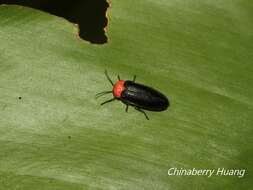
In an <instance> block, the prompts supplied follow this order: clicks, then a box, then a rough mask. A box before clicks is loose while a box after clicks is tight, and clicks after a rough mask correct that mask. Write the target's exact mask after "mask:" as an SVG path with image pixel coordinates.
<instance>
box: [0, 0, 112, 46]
mask: <svg viewBox="0 0 253 190" xmlns="http://www.w3.org/2000/svg"><path fill="white" fill-rule="evenodd" d="M0 4H15V5H22V6H27V7H32V8H35V9H39V10H42V11H45V12H49V13H51V14H54V15H57V16H60V17H64V18H65V19H67V20H69V21H70V22H72V23H76V24H78V25H79V28H80V34H79V35H80V37H81V38H82V39H84V40H87V41H89V42H91V43H95V44H103V43H106V42H107V37H106V35H105V30H104V28H105V27H106V26H107V23H108V19H107V18H106V11H107V8H108V7H109V4H108V2H107V1H106V0H75V1H59V0H0Z"/></svg>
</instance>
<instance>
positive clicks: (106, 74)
mask: <svg viewBox="0 0 253 190" xmlns="http://www.w3.org/2000/svg"><path fill="white" fill-rule="evenodd" d="M105 76H106V78H107V79H108V80H109V82H110V83H111V84H112V86H113V82H112V79H111V78H110V77H109V75H108V73H107V70H105Z"/></svg>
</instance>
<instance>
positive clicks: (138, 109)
mask: <svg viewBox="0 0 253 190" xmlns="http://www.w3.org/2000/svg"><path fill="white" fill-rule="evenodd" d="M134 108H135V109H136V110H137V111H139V112H141V113H143V114H144V115H145V117H146V119H147V120H149V118H148V116H147V114H146V112H145V111H144V110H142V109H140V108H138V107H134Z"/></svg>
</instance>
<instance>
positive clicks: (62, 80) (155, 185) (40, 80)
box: [0, 0, 253, 190]
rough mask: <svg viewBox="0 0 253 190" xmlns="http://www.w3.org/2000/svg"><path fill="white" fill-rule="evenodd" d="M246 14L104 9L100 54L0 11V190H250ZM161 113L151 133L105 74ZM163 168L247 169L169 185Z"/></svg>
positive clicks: (183, 6)
mask: <svg viewBox="0 0 253 190" xmlns="http://www.w3.org/2000/svg"><path fill="white" fill-rule="evenodd" d="M252 10H253V4H252V3H251V2H250V1H243V0H235V1H233V2H231V1H208V0H205V1H198V0H196V1H177V0H171V1H165V0H157V1H148V0H139V1H113V2H112V5H111V8H110V9H109V26H108V28H107V29H108V33H107V35H108V38H109V43H108V44H106V45H92V44H90V43H87V42H85V41H82V40H80V39H79V38H78V35H77V34H78V29H77V28H76V26H75V25H73V24H71V23H69V22H67V21H66V20H64V19H62V18H59V17H56V16H53V15H49V14H47V13H44V12H40V11H38V10H34V9H30V8H25V7H20V6H0V134H1V135H0V147H1V151H0V187H1V188H2V189H8V190H9V189H25V190H28V189H36V190H39V189H47V190H49V189H52V190H53V189H54V190H55V189H61V190H63V189H68V190H69V189H131V190H133V189H138V190H140V189H156V190H157V189H180V190H181V189H250V188H251V187H252V180H251V179H252V172H253V165H252V156H253V152H252V143H253V141H252V125H253V118H252V115H253V98H252V97H253V89H252V84H253V75H252V71H253V67H252V60H253V53H252V52H253V51H252V50H253V43H252V42H253V41H252V39H253V38H252V31H253V22H252V17H253V11H252ZM105 69H107V70H108V71H109V74H110V75H111V77H112V78H113V80H114V81H116V76H117V74H120V76H121V78H123V79H132V77H133V75H135V74H136V75H137V82H139V83H143V84H146V85H148V86H152V87H154V88H156V89H159V90H161V91H162V92H163V93H164V94H166V95H167V96H168V98H169V100H170V102H171V106H170V108H169V109H168V110H167V111H165V112H159V113H154V112H148V113H147V114H148V115H149V117H150V121H146V120H145V117H144V116H143V115H142V114H141V113H139V112H137V111H135V110H134V109H133V108H130V109H129V113H125V112H124V109H125V106H124V105H123V104H121V103H120V102H113V103H111V104H107V105H104V106H103V107H101V106H100V103H101V102H102V101H104V100H107V99H109V98H111V95H108V96H106V97H104V98H101V99H98V100H96V99H95V98H94V96H95V94H96V93H97V92H101V91H103V90H110V89H111V86H110V84H109V82H108V81H107V80H106V78H105V76H104V73H103V72H104V70H105ZM170 168H178V169H180V168H183V169H193V168H196V169H218V168H225V169H245V170H246V173H245V175H244V176H243V177H241V178H240V177H239V176H217V175H213V176H211V177H207V176H168V174H167V172H168V169H170Z"/></svg>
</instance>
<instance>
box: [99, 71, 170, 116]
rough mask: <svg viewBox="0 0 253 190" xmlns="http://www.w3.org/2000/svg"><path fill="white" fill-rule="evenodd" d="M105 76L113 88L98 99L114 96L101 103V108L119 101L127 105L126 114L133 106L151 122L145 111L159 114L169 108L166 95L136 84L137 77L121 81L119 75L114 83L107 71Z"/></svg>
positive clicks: (100, 94)
mask: <svg viewBox="0 0 253 190" xmlns="http://www.w3.org/2000/svg"><path fill="white" fill-rule="evenodd" d="M105 76H106V78H107V79H108V81H109V82H110V83H111V85H112V87H113V88H112V90H110V91H103V92H100V93H97V94H96V98H99V97H101V96H103V95H105V94H109V93H112V94H113V98H111V99H109V100H106V101H105V102H103V103H101V104H100V105H101V106H102V105H104V104H106V103H109V102H112V101H114V100H119V101H121V102H123V103H124V104H125V105H126V109H125V111H126V112H128V106H132V107H134V108H135V109H136V110H137V111H139V112H141V113H143V114H144V115H145V117H146V119H147V120H149V117H148V115H147V114H146V112H145V111H144V110H148V111H156V112H159V111H164V110H166V109H167V108H168V107H169V100H168V99H167V97H166V96H165V95H163V94H162V93H161V92H159V91H158V90H155V89H153V88H151V87H149V86H146V85H143V84H139V83H136V82H135V80H136V75H134V77H133V80H131V81H130V80H121V79H120V76H119V75H118V81H117V82H116V83H113V82H112V80H111V78H110V77H109V75H108V73H107V70H105Z"/></svg>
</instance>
